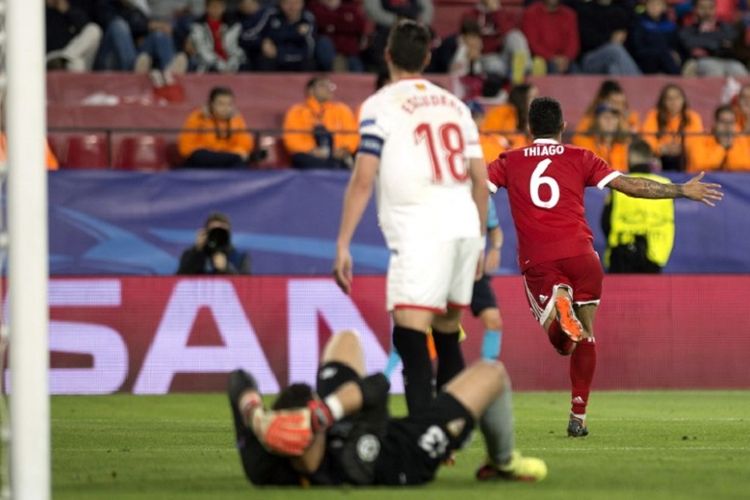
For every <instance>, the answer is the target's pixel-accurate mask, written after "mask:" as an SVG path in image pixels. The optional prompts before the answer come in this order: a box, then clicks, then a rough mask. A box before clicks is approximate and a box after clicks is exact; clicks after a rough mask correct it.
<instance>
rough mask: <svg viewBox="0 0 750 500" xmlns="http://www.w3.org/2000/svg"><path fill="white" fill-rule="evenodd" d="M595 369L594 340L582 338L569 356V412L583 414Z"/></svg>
mask: <svg viewBox="0 0 750 500" xmlns="http://www.w3.org/2000/svg"><path fill="white" fill-rule="evenodd" d="M595 370H596V342H595V341H594V339H593V338H590V339H583V341H581V342H579V343H578V347H576V350H575V351H573V355H572V356H571V358H570V383H571V387H572V390H571V405H572V407H571V410H570V411H571V412H572V413H573V414H575V415H585V414H586V405H587V404H588V402H589V393H590V392H591V382H592V381H593V380H594V372H595Z"/></svg>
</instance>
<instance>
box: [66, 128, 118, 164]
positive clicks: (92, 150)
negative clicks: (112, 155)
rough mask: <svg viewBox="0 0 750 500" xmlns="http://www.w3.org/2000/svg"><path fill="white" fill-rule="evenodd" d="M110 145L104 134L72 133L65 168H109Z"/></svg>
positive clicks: (67, 148) (67, 143) (69, 138)
mask: <svg viewBox="0 0 750 500" xmlns="http://www.w3.org/2000/svg"><path fill="white" fill-rule="evenodd" d="M109 163H110V162H109V147H108V145H107V137H106V136H105V135H104V134H85V135H71V136H69V137H68V138H67V141H66V146H65V151H64V155H61V156H60V164H61V166H62V167H63V168H108V167H109Z"/></svg>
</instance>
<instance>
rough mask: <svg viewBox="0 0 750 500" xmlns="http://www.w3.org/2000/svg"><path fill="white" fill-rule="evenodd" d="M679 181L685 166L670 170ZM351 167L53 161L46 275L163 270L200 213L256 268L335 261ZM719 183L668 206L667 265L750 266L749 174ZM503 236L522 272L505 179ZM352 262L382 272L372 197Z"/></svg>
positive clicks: (310, 266)
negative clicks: (708, 195)
mask: <svg viewBox="0 0 750 500" xmlns="http://www.w3.org/2000/svg"><path fill="white" fill-rule="evenodd" d="M671 177H672V178H673V179H674V180H675V181H678V182H680V181H683V180H685V179H686V176H681V175H674V176H671ZM348 179H349V174H348V173H347V172H328V171H318V172H298V171H292V170H283V171H186V170H182V171H172V172H165V173H136V172H117V171H82V170H79V171H65V170H63V171H58V172H52V173H50V188H49V197H50V272H51V274H53V275H92V274H95V275H106V274H118V275H122V274H135V275H169V274H174V273H175V272H176V270H177V265H178V261H179V257H180V254H181V253H182V251H183V250H185V249H186V248H188V247H190V246H191V245H192V244H193V242H194V240H195V237H196V233H197V231H198V229H199V228H200V227H201V226H202V224H203V222H204V220H205V218H206V216H207V215H208V214H209V213H211V212H214V211H220V212H224V213H226V214H227V215H229V217H230V218H231V220H232V241H233V243H234V245H235V246H236V247H237V248H239V249H241V250H246V251H248V252H249V253H250V255H251V259H252V273H253V274H279V275H328V274H329V273H330V272H331V262H332V259H333V254H334V248H335V239H336V234H337V232H338V226H339V218H340V211H341V203H342V199H343V193H344V189H345V187H346V183H347V181H348ZM707 179H708V180H710V181H715V182H719V183H721V184H722V185H723V186H724V191H725V198H724V201H722V202H721V203H720V204H719V205H718V206H717V207H716V208H713V209H712V208H710V207H707V206H704V205H701V204H698V203H693V202H689V201H687V200H677V202H676V207H675V216H676V237H675V248H674V251H673V253H672V257H671V259H670V261H669V264H668V265H667V267H666V269H665V271H666V272H673V273H747V272H750V217H749V216H748V214H750V174H715V175H710V176H708V177H707ZM605 196H606V192H605V191H599V190H596V189H589V190H588V191H587V194H586V209H587V216H588V218H589V223H590V224H591V227H592V229H593V231H594V234H595V236H596V242H595V245H596V247H597V249H598V250H599V251H600V253H601V251H602V250H603V248H604V236H603V234H602V230H601V223H600V218H601V212H602V207H603V205H604V199H605ZM495 202H496V203H497V208H498V215H499V218H500V224H501V227H502V229H503V231H504V232H505V241H506V243H505V245H504V247H503V255H502V257H503V259H502V267H501V270H500V273H502V274H515V273H518V266H517V264H516V257H515V246H516V237H515V231H514V229H513V224H512V220H511V218H510V212H509V208H508V200H507V196H506V194H505V191H504V190H500V192H499V193H498V194H497V195H496V197H495ZM352 254H353V257H354V263H355V272H356V273H360V274H382V273H384V272H385V270H386V267H387V263H388V251H387V249H386V248H385V246H384V243H383V238H382V236H381V234H380V231H379V229H378V226H377V220H376V215H375V207H374V202H371V203H370V206H368V208H367V211H366V212H365V215H364V218H363V220H362V222H361V223H360V226H359V229H358V230H357V233H356V235H355V238H354V244H353V246H352Z"/></svg>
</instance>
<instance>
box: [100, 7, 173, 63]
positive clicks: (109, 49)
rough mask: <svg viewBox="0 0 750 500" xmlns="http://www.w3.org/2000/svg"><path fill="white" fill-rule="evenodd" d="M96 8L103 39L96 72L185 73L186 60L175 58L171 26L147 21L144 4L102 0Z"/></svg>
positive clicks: (147, 9) (147, 15)
mask: <svg viewBox="0 0 750 500" xmlns="http://www.w3.org/2000/svg"><path fill="white" fill-rule="evenodd" d="M98 5H99V7H98V9H99V10H98V12H99V16H98V18H99V23H100V24H101V25H102V27H103V29H104V37H103V38H102V42H101V45H100V47H99V52H98V54H97V55H96V61H95V63H94V67H95V69H99V70H116V71H135V72H136V73H147V72H148V71H149V70H150V69H151V67H152V66H157V67H158V68H159V69H162V70H168V71H170V72H174V73H184V71H185V67H186V60H185V59H184V58H183V57H180V58H177V59H176V58H175V47H174V42H173V41H172V33H171V30H172V27H171V25H170V24H169V23H165V22H161V21H157V20H155V21H152V20H150V19H149V14H150V12H149V7H148V5H147V4H146V2H145V0H142V1H135V0H102V1H101V2H100V3H99V4H98Z"/></svg>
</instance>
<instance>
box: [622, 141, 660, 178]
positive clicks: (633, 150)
mask: <svg viewBox="0 0 750 500" xmlns="http://www.w3.org/2000/svg"><path fill="white" fill-rule="evenodd" d="M653 159H654V152H653V150H652V149H651V146H650V145H649V143H647V142H646V141H644V140H643V139H641V138H640V137H639V138H636V139H633V142H631V143H630V145H629V146H628V170H629V171H630V172H641V173H646V172H650V171H651V163H652V161H653Z"/></svg>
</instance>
